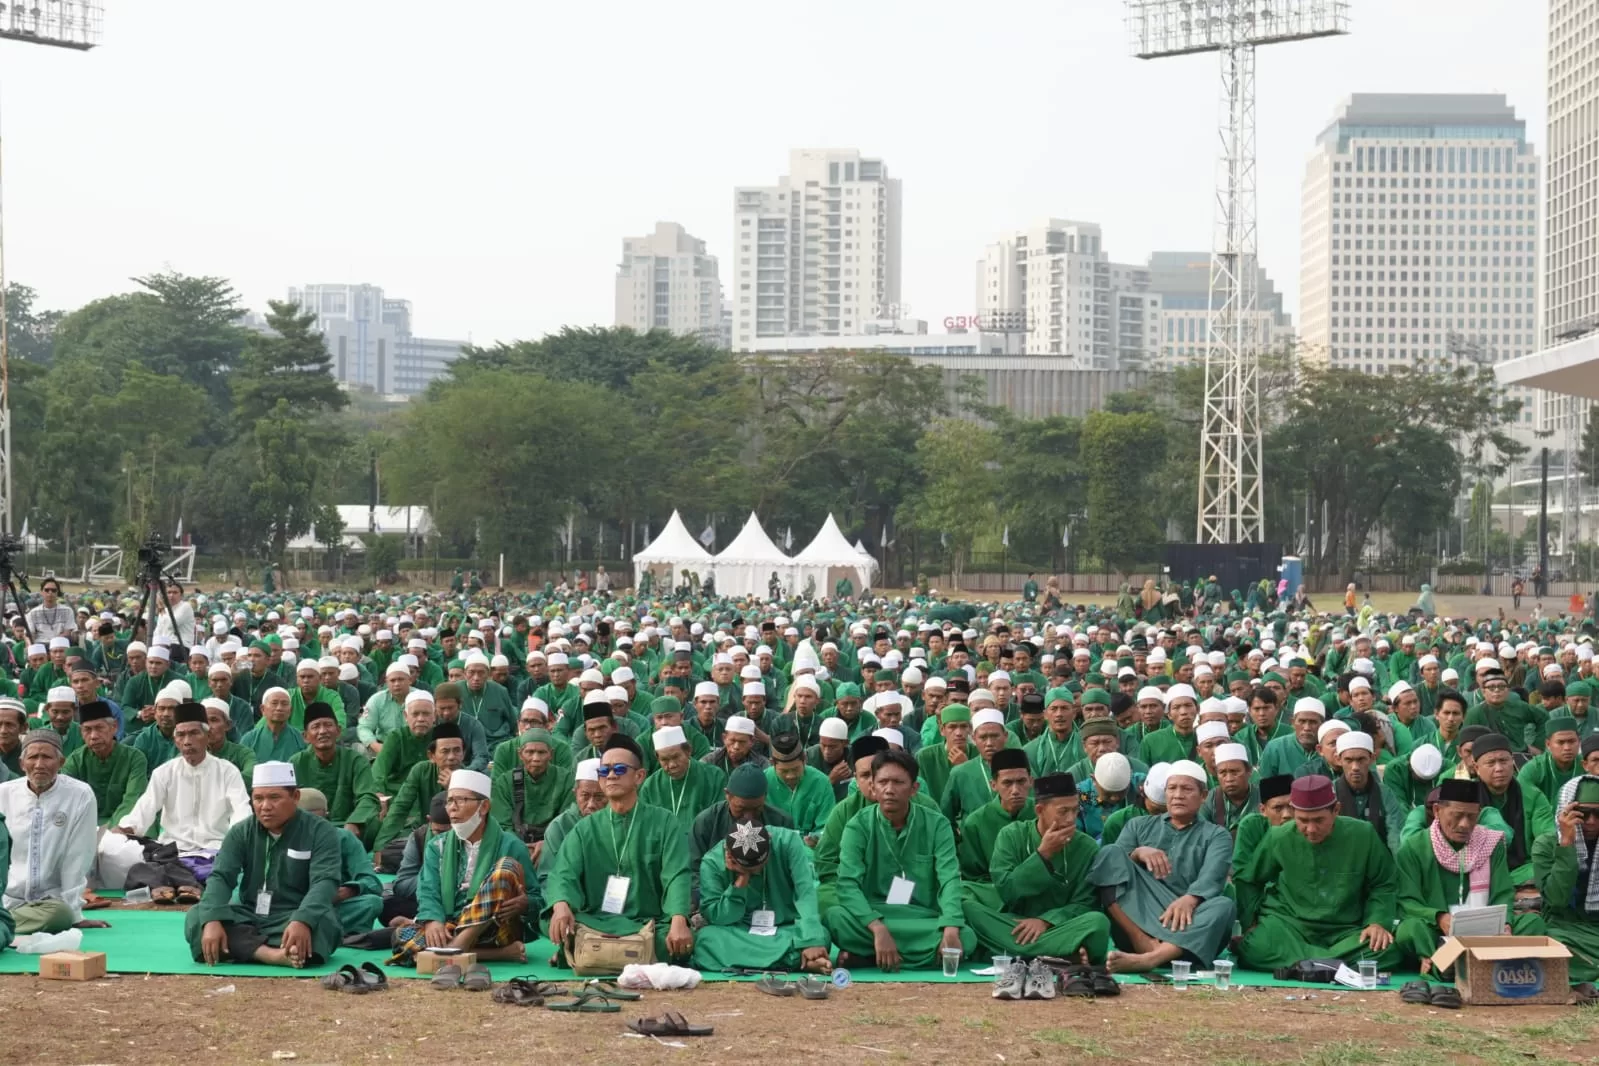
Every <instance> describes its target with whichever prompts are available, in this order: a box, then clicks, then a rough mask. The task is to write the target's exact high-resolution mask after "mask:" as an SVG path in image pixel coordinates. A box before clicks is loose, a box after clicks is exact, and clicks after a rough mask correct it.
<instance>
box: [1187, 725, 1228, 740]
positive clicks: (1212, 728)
mask: <svg viewBox="0 0 1599 1066" xmlns="http://www.w3.org/2000/svg"><path fill="white" fill-rule="evenodd" d="M1230 736H1232V733H1231V732H1230V731H1229V730H1228V729H1227V723H1226V722H1205V723H1203V724H1201V725H1200V727H1199V728H1198V729H1196V730H1195V731H1194V737H1195V743H1198V744H1203V743H1205V741H1207V740H1226V739H1227V738H1228V737H1230Z"/></svg>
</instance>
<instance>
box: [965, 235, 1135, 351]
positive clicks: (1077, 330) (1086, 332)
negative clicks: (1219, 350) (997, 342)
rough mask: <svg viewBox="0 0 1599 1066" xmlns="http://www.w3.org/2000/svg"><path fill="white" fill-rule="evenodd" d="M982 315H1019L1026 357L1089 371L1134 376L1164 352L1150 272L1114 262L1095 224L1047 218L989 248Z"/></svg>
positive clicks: (981, 273)
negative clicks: (1059, 360) (1054, 359)
mask: <svg viewBox="0 0 1599 1066" xmlns="http://www.w3.org/2000/svg"><path fill="white" fill-rule="evenodd" d="M977 314H978V316H979V319H980V320H987V319H995V318H1000V317H1007V316H1015V317H1014V318H1013V319H1012V320H1013V321H1019V323H1020V324H1021V325H1023V326H1024V327H1025V329H1026V334H1025V341H1024V343H1023V345H1022V350H1023V352H1024V353H1025V354H1027V355H1058V356H1062V357H1064V358H1067V359H1071V360H1072V361H1073V363H1074V364H1075V365H1076V366H1078V367H1082V368H1084V369H1099V370H1116V369H1129V370H1136V369H1139V368H1140V367H1143V366H1146V365H1149V364H1151V363H1153V362H1154V361H1155V359H1156V357H1157V355H1158V353H1159V346H1160V337H1159V333H1160V296H1159V295H1158V294H1156V293H1154V292H1152V291H1150V282H1149V270H1148V268H1146V267H1144V266H1140V265H1124V264H1121V263H1112V262H1111V261H1110V255H1109V253H1107V252H1106V251H1105V249H1104V241H1103V238H1102V236H1101V234H1100V230H1099V226H1098V225H1096V224H1094V223H1092V222H1069V221H1066V220H1064V219H1058V218H1051V219H1045V220H1044V221H1042V222H1040V223H1038V224H1037V225H1034V226H1032V227H1030V228H1028V229H1025V230H1018V231H1017V232H1015V233H1013V234H1011V235H1010V236H1007V237H1002V238H1001V239H999V240H998V241H995V242H994V243H993V244H990V245H989V246H988V247H987V248H986V249H984V251H983V257H982V258H981V259H979V260H978V261H977Z"/></svg>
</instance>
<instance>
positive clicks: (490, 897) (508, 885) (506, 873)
mask: <svg viewBox="0 0 1599 1066" xmlns="http://www.w3.org/2000/svg"><path fill="white" fill-rule="evenodd" d="M526 894H527V880H526V878H525V877H524V876H523V873H522V864H521V863H519V862H517V861H516V860H515V859H499V860H497V861H496V862H495V863H494V865H493V866H491V867H489V872H488V873H487V874H485V875H484V877H483V881H482V883H481V884H479V885H478V889H477V892H476V894H474V895H473V896H472V898H471V899H469V900H467V902H466V906H465V907H462V908H461V913H460V915H459V916H458V917H456V918H454V919H450V920H446V921H445V923H444V931H445V933H447V934H448V935H449V936H452V937H453V936H455V934H456V933H458V932H459V931H461V930H462V929H470V928H472V927H473V926H479V925H489V926H492V928H490V929H488V930H486V931H485V932H484V933H482V934H481V935H480V936H479V937H478V938H477V943H478V946H480V947H485V948H503V947H505V946H506V945H507V944H514V943H516V942H517V941H519V940H521V939H522V916H521V915H520V914H516V915H513V916H511V917H510V918H504V919H502V918H497V917H495V913H494V912H495V911H496V910H498V909H499V906H500V904H502V903H505V902H506V901H508V900H512V899H515V898H516V897H518V896H524V895H526ZM426 950H427V941H426V940H425V939H424V938H423V936H422V926H421V924H419V923H418V924H413V925H406V926H401V927H400V928H399V929H398V930H396V931H395V934H394V957H393V958H391V959H389V963H388V964H389V965H390V966H413V965H415V963H416V958H415V956H416V954H417V952H419V951H426Z"/></svg>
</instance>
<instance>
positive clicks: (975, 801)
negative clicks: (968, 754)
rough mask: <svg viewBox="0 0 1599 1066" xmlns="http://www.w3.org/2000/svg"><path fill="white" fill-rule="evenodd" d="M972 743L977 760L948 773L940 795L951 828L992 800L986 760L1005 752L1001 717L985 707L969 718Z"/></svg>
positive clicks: (998, 713)
mask: <svg viewBox="0 0 1599 1066" xmlns="http://www.w3.org/2000/svg"><path fill="white" fill-rule="evenodd" d="M972 739H973V741H974V742H975V743H976V745H977V758H975V759H967V760H966V761H965V762H963V763H961V764H959V765H958V766H955V767H954V769H952V770H951V771H950V774H949V781H948V783H947V784H946V785H945V786H944V795H943V797H942V798H941V799H940V800H939V809H940V810H942V811H943V812H944V817H946V818H948V819H949V822H950V824H951V825H959V824H960V821H961V819H962V818H964V817H966V816H967V815H968V814H971V813H972V812H973V811H975V810H977V809H978V808H979V807H981V806H983V805H984V804H986V803H987V802H988V801H989V800H990V799H992V798H993V795H994V787H993V784H992V782H993V779H994V771H993V769H992V768H991V766H990V760H992V759H993V758H994V756H995V754H997V753H998V752H1000V751H1003V750H1005V745H1006V743H1007V742H1008V741H1009V740H1010V735H1009V734H1008V733H1007V732H1006V731H1005V715H1004V713H1003V712H1001V711H999V710H996V709H994V708H992V707H989V708H985V709H983V710H980V711H978V712H976V713H975V714H973V715H972ZM946 754H947V753H946ZM1023 754H1024V755H1025V754H1026V753H1025V752H1023Z"/></svg>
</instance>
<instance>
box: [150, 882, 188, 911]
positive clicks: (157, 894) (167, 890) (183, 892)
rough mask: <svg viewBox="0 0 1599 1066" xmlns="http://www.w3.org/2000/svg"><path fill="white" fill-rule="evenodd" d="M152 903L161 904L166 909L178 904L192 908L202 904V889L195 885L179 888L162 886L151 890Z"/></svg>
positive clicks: (180, 886)
mask: <svg viewBox="0 0 1599 1066" xmlns="http://www.w3.org/2000/svg"><path fill="white" fill-rule="evenodd" d="M150 902H151V903H159V904H161V905H162V906H164V907H171V906H175V905H178V904H182V905H184V906H191V907H192V906H193V905H194V904H196V903H199V902H200V889H199V888H198V887H196V886H195V885H179V886H178V887H177V888H173V887H172V886H171V885H162V886H160V887H159V888H152V889H151V890H150Z"/></svg>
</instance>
